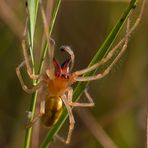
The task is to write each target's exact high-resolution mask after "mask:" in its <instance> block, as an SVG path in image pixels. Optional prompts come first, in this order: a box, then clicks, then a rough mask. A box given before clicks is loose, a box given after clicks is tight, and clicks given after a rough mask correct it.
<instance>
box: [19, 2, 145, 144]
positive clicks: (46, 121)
mask: <svg viewBox="0 0 148 148" xmlns="http://www.w3.org/2000/svg"><path fill="white" fill-rule="evenodd" d="M143 3H144V2H143ZM143 6H144V4H143ZM40 10H41V14H42V19H43V26H44V32H45V35H46V39H47V42H48V48H49V49H50V50H49V52H48V53H49V65H48V67H47V68H46V70H45V72H43V73H42V74H40V75H35V74H33V72H32V69H31V66H30V62H29V56H28V54H27V46H26V34H27V25H28V17H27V19H26V25H25V29H24V32H23V40H22V49H23V55H24V59H25V60H24V61H23V62H22V63H21V64H20V65H19V66H18V67H17V68H16V73H17V76H18V78H19V81H20V83H21V86H22V88H23V90H24V91H26V92H27V93H29V94H30V93H33V92H35V91H36V90H39V89H40V88H43V87H45V88H46V94H47V95H46V97H44V98H43V99H42V100H41V102H40V111H39V115H37V116H36V117H34V119H33V120H32V121H30V125H31V126H32V124H33V123H34V122H35V121H36V120H37V119H39V118H40V119H41V121H42V123H43V125H45V126H46V127H52V126H53V125H54V124H55V123H56V122H57V121H58V119H59V117H60V115H61V113H62V111H63V104H64V105H65V107H66V109H67V111H68V115H69V131H68V135H67V138H66V139H65V142H66V144H68V143H69V142H70V140H71V135H72V131H73V129H74V124H75V120H74V116H73V113H72V107H80V106H81V107H93V106H94V102H93V100H92V98H91V96H90V95H89V93H88V92H87V90H85V91H84V93H85V96H86V98H87V99H88V103H79V102H73V101H72V97H73V89H72V87H71V85H72V84H73V83H75V82H78V81H92V80H98V79H101V78H103V77H105V76H106V75H107V74H109V72H110V71H111V69H112V67H113V66H114V64H115V63H116V62H117V61H118V60H119V59H120V57H121V56H122V54H123V53H124V51H125V50H126V48H127V44H128V38H129V36H130V35H131V33H132V32H133V31H134V30H135V28H136V27H137V25H138V24H139V21H140V19H141V15H142V12H143V7H142V8H141V12H140V15H139V17H138V18H137V20H136V22H135V23H134V25H133V26H132V27H130V25H129V19H128V21H127V29H126V34H125V36H124V37H123V38H122V39H121V40H120V41H119V43H118V44H117V45H116V46H115V47H114V48H112V49H111V50H110V51H109V52H108V54H106V55H105V56H104V58H102V60H101V61H98V62H97V63H96V64H94V65H92V66H90V67H87V68H85V69H82V70H78V71H75V72H72V68H73V66H74V61H75V55H74V53H73V51H72V49H71V48H70V47H69V46H62V47H61V51H65V52H67V53H68V54H69V55H70V58H68V59H66V60H65V62H63V63H62V64H61V65H60V64H59V62H58V60H56V59H55V57H54V48H55V47H54V46H55V43H54V40H53V39H51V38H50V37H49V34H48V23H47V20H46V15H45V11H44V9H43V5H42V1H40ZM119 47H121V49H120V51H119V52H118V54H116V56H115V57H114V55H115V52H116V50H117V48H119ZM112 58H114V59H113V60H112V62H111V64H110V65H109V66H108V67H107V68H106V69H105V70H104V71H103V72H102V73H98V74H96V75H94V76H83V74H86V73H88V72H91V71H94V70H96V68H98V67H100V66H102V65H104V64H105V63H107V62H108V61H110V60H111V59H112ZM23 66H26V69H27V73H28V75H29V76H30V78H31V79H33V80H39V83H38V84H37V85H35V86H33V87H32V88H28V87H27V86H26V85H25V83H24V81H23V78H22V76H21V73H20V69H21V68H22V67H23Z"/></svg>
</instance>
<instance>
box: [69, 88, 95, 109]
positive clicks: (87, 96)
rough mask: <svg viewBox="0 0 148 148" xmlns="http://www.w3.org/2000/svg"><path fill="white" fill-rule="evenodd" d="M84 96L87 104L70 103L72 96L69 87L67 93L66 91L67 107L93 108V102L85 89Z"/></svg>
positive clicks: (71, 90)
mask: <svg viewBox="0 0 148 148" xmlns="http://www.w3.org/2000/svg"><path fill="white" fill-rule="evenodd" d="M84 93H85V96H86V98H87V99H88V101H89V102H88V103H80V102H72V96H73V89H72V88H71V87H69V91H68V102H69V105H70V106H72V107H76V106H77V107H93V106H94V102H93V99H92V97H91V96H90V94H89V93H88V91H87V88H86V89H85V90H84Z"/></svg>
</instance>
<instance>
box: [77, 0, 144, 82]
mask: <svg viewBox="0 0 148 148" xmlns="http://www.w3.org/2000/svg"><path fill="white" fill-rule="evenodd" d="M145 2H146V0H143V2H142V5H141V10H140V13H139V15H138V17H137V19H136V20H135V22H134V24H133V25H132V27H131V28H130V29H127V30H126V34H125V36H124V37H123V38H122V39H121V40H120V41H119V43H118V44H117V45H116V46H115V47H114V48H112V49H111V50H110V52H109V53H108V54H107V55H106V56H105V57H104V58H103V59H102V60H101V61H99V62H97V63H96V64H94V65H92V66H90V67H88V68H85V69H82V70H79V71H76V72H75V75H76V76H80V75H83V74H86V73H88V72H90V71H93V70H95V69H96V68H98V67H99V66H101V65H103V64H105V63H106V62H108V61H109V60H110V59H111V58H112V57H113V55H114V53H115V51H116V49H117V48H119V47H120V46H121V45H122V44H123V43H124V45H123V47H122V49H123V50H121V52H120V53H119V54H118V55H119V56H117V58H116V60H115V62H113V63H114V64H115V63H116V62H117V61H118V59H119V58H120V57H121V55H122V54H123V52H124V51H125V49H126V48H125V46H127V45H126V40H127V38H128V37H129V36H130V35H131V34H132V33H133V31H134V30H135V29H136V28H137V26H138V25H139V23H140V21H141V17H142V14H143V11H144V6H145ZM127 28H128V27H127ZM112 65H113V64H112ZM112 67H113V66H110V68H108V69H107V70H106V71H105V72H104V73H103V75H102V76H105V75H107V73H109V71H110V69H111V68H112ZM102 76H101V75H100V76H97V77H94V78H93V77H91V78H90V77H89V78H88V77H86V79H85V78H84V79H83V78H82V77H81V78H82V79H81V78H80V79H79V78H78V79H77V81H89V80H96V79H100V78H102Z"/></svg>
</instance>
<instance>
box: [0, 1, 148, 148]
mask: <svg viewBox="0 0 148 148" xmlns="http://www.w3.org/2000/svg"><path fill="white" fill-rule="evenodd" d="M128 2H129V1H127V0H122V1H121V0H114V1H111V0H104V1H103V0H102V1H101V0H64V1H63V2H62V5H61V7H60V11H59V13H58V16H57V20H56V25H55V27H54V31H53V34H52V38H53V39H54V40H55V42H56V51H55V52H56V57H57V58H59V59H60V60H61V61H62V60H64V58H65V56H63V53H60V51H58V48H59V47H60V46H61V45H70V46H71V48H72V49H73V51H74V52H75V55H76V63H75V67H74V70H78V69H81V68H84V67H86V66H87V65H88V63H89V62H90V60H91V59H92V57H93V55H94V54H95V53H96V51H97V50H98V49H99V47H100V45H101V43H102V42H103V41H104V39H105V37H106V36H107V34H108V33H109V32H110V31H111V29H112V27H113V25H114V24H115V23H116V21H117V20H118V18H119V17H120V15H121V14H122V12H123V11H124V9H125V8H126V6H127V5H128ZM138 4H139V5H138V7H137V9H136V11H135V12H134V13H133V15H132V22H134V19H135V18H136V17H137V15H138V12H139V8H140V7H139V6H140V3H138ZM147 9H148V4H146V5H145V11H144V15H143V17H142V20H141V23H140V25H139V26H138V28H137V29H136V31H134V33H133V34H132V35H131V37H130V42H129V45H128V49H127V51H126V53H125V54H124V55H123V56H122V58H121V59H120V61H119V62H118V63H117V64H116V65H115V66H114V68H113V69H112V71H111V73H110V74H109V75H108V76H106V77H105V78H103V79H101V80H98V81H93V82H91V83H90V85H89V92H90V94H91V96H92V97H93V99H94V102H95V107H94V108H91V109H83V108H75V109H74V110H73V111H74V116H75V120H76V125H75V130H74V132H73V135H72V141H71V143H70V145H69V146H65V145H64V144H63V143H61V142H60V141H58V140H55V141H54V142H53V143H52V144H51V145H50V147H52V148H59V147H60V148H76V147H77V148H102V147H104V146H103V144H101V142H100V141H103V143H104V142H105V143H107V142H109V143H110V144H111V145H110V146H108V148H112V147H113V145H114V147H118V148H144V147H146V112H147V99H148V29H147V26H148V16H147ZM25 18H26V12H25V1H24V0H22V1H20V0H1V1H0V147H2V148H22V147H23V144H24V136H25V128H24V123H25V112H26V111H27V110H28V108H29V105H30V98H31V95H28V94H26V93H25V92H24V91H23V90H22V88H21V86H20V83H19V81H18V78H17V76H16V73H15V68H16V66H17V65H18V64H19V63H20V62H21V61H22V60H23V55H22V49H21V37H22V32H23V27H24V24H25ZM42 29H43V28H42V22H41V18H40V14H39V15H38V23H37V29H36V34H35V35H36V37H35V39H36V40H35V48H36V49H35V53H34V56H35V58H36V57H37V59H36V61H37V60H38V57H39V56H40V52H41V48H40V47H41V42H40V39H41V37H42ZM122 35H124V31H123V32H122V33H121V35H119V36H118V38H117V40H118V41H119V40H120V39H121V37H122ZM25 80H26V83H29V82H30V80H29V79H28V78H26V77H25ZM82 98H84V96H82ZM67 128H68V122H67V123H65V125H64V127H63V129H62V131H61V132H60V135H62V136H63V137H66V134H67V131H68V129H67ZM104 134H105V135H104ZM42 135H43V134H41V135H40V137H39V139H43V136H42ZM101 139H103V140H101ZM33 140H34V141H35V142H33V143H32V145H33V144H34V145H33V146H32V147H34V148H36V147H37V146H36V145H37V144H36V143H38V138H37V139H33ZM111 146H112V147H111Z"/></svg>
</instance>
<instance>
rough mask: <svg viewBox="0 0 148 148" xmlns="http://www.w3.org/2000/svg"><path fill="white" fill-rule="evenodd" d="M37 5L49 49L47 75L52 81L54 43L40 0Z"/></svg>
mask: <svg viewBox="0 0 148 148" xmlns="http://www.w3.org/2000/svg"><path fill="white" fill-rule="evenodd" d="M39 3H40V10H41V15H42V20H43V26H44V32H45V36H46V40H47V46H48V49H49V69H50V73H49V72H48V73H49V74H50V75H49V76H50V79H54V78H55V76H54V71H55V68H54V64H53V58H54V45H55V42H54V40H53V39H52V38H51V37H50V34H49V28H48V21H47V18H46V14H45V11H44V8H43V4H42V0H39Z"/></svg>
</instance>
